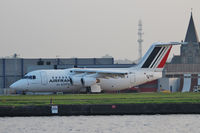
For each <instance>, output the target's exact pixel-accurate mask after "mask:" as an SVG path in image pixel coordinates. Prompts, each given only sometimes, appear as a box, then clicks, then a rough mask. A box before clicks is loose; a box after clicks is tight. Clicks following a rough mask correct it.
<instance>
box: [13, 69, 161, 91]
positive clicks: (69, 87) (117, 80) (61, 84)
mask: <svg viewBox="0 0 200 133" xmlns="http://www.w3.org/2000/svg"><path fill="white" fill-rule="evenodd" d="M99 70H105V69H99ZM106 70H108V69H106ZM117 70H121V71H128V73H127V74H126V75H123V76H115V75H114V76H113V77H110V76H108V77H103V78H98V80H99V82H98V83H96V84H98V85H99V86H100V87H101V90H104V91H117V90H123V89H127V88H131V87H133V86H137V85H140V84H143V83H146V82H149V81H152V80H155V79H158V78H160V77H161V76H162V73H161V72H152V71H148V70H146V71H145V69H144V70H143V71H142V70H141V69H140V71H138V70H137V69H130V68H127V69H119V68H118V69H117ZM70 71H71V69H64V70H37V71H33V72H30V73H28V74H27V75H26V76H25V77H26V78H23V79H21V80H19V81H17V82H15V83H14V84H12V85H11V88H14V89H15V90H20V91H31V92H74V91H80V90H81V89H83V88H85V87H89V86H83V84H81V82H80V84H75V85H73V84H72V83H71V82H70V78H71V76H72V75H73V73H71V72H70ZM33 76H35V78H34V79H33V78H31V77H33ZM81 77H84V74H80V75H76V78H77V79H80V78H81ZM78 81H80V80H78Z"/></svg>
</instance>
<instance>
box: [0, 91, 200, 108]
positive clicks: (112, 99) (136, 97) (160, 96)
mask: <svg viewBox="0 0 200 133" xmlns="http://www.w3.org/2000/svg"><path fill="white" fill-rule="evenodd" d="M50 99H52V101H53V104H58V105H59V104H68V105H70V104H130V103H200V93H169V94H166V93H121V94H66V95H13V96H0V106H24V105H49V104H50Z"/></svg>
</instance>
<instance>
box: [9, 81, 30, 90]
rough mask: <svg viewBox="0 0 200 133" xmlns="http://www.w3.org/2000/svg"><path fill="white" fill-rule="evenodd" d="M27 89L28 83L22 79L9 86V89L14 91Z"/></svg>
mask: <svg viewBox="0 0 200 133" xmlns="http://www.w3.org/2000/svg"><path fill="white" fill-rule="evenodd" d="M27 87H28V82H27V81H26V80H23V79H22V80H19V81H16V82H15V83H13V84H11V85H10V88H11V89H16V90H21V89H26V88H27Z"/></svg>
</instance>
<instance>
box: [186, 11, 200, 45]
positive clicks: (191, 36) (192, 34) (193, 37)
mask: <svg viewBox="0 0 200 133" xmlns="http://www.w3.org/2000/svg"><path fill="white" fill-rule="evenodd" d="M185 42H197V43H199V38H198V35H197V32H196V28H195V25H194V21H193V17H192V12H191V16H190V23H189V26H188V29H187V34H186V36H185Z"/></svg>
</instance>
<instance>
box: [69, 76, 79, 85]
mask: <svg viewBox="0 0 200 133" xmlns="http://www.w3.org/2000/svg"><path fill="white" fill-rule="evenodd" d="M81 79H82V77H78V76H74V77H70V79H69V80H70V83H71V85H75V86H81V85H82V83H81Z"/></svg>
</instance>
